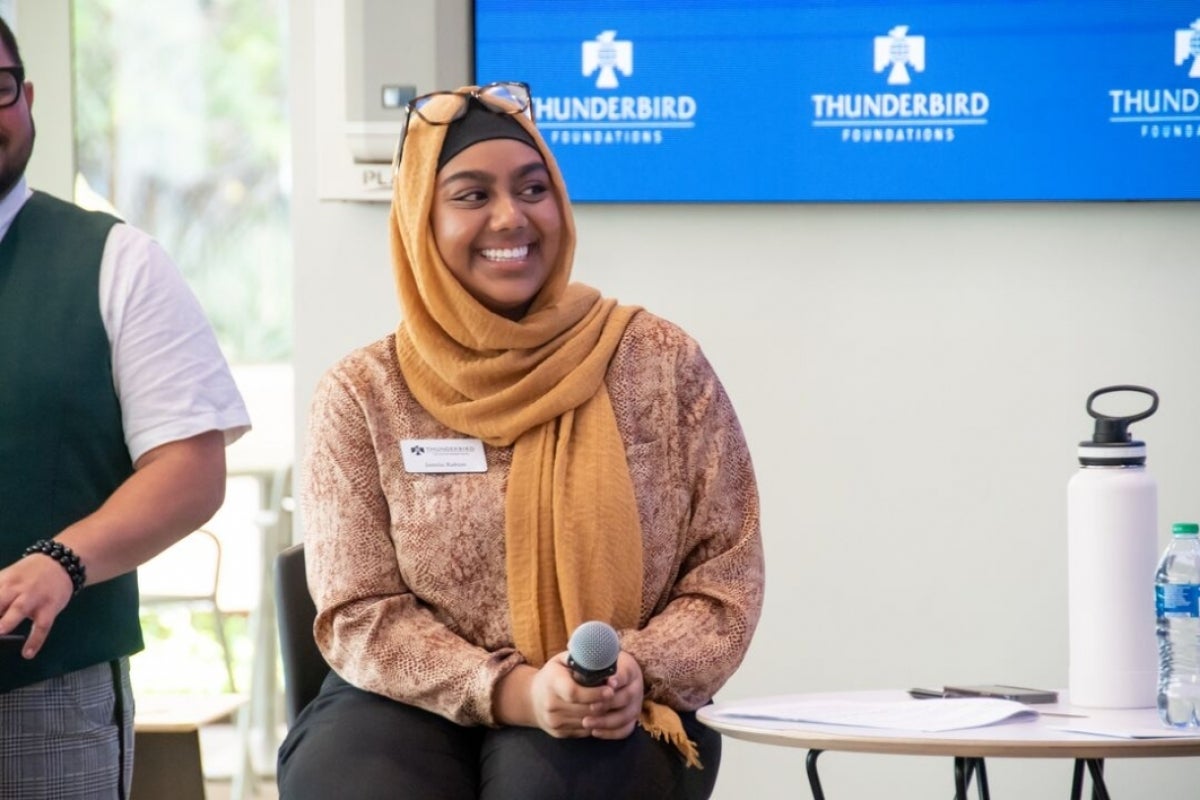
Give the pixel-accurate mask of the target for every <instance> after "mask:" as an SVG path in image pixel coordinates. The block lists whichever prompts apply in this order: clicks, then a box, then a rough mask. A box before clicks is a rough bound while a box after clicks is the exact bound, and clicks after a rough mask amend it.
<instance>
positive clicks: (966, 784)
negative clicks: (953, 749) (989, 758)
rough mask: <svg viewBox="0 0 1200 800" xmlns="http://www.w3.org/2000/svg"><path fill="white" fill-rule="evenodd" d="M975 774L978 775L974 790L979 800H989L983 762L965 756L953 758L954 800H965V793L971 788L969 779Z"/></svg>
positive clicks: (985, 768) (980, 759) (985, 769)
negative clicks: (977, 793)
mask: <svg viewBox="0 0 1200 800" xmlns="http://www.w3.org/2000/svg"><path fill="white" fill-rule="evenodd" d="M976 774H978V778H977V783H976V790H977V791H978V792H979V800H991V791H990V790H989V788H988V781H987V766H986V764H985V763H984V760H983V759H982V758H968V757H966V756H956V757H955V758H954V800H967V791H968V790H969V789H970V788H971V778H973V777H975V776H976Z"/></svg>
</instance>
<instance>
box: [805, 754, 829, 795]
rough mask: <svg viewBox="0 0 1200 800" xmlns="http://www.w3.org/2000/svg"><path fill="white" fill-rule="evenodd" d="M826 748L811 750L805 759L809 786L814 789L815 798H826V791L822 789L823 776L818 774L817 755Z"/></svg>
mask: <svg viewBox="0 0 1200 800" xmlns="http://www.w3.org/2000/svg"><path fill="white" fill-rule="evenodd" d="M823 752H825V751H824V750H809V751H808V757H807V758H805V759H804V766H805V768H806V769H807V770H808V787H809V788H810V789H812V796H813V800H825V792H823V791H822V790H821V776H820V775H818V774H817V757H818V756H820V755H821V753H823Z"/></svg>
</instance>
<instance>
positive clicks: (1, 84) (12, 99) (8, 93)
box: [0, 67, 25, 108]
mask: <svg viewBox="0 0 1200 800" xmlns="http://www.w3.org/2000/svg"><path fill="white" fill-rule="evenodd" d="M24 85H25V68H24V67H0V108H8V107H9V106H11V105H13V104H15V103H16V102H17V100H19V99H21V87H22V86H24Z"/></svg>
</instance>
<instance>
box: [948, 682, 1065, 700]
mask: <svg viewBox="0 0 1200 800" xmlns="http://www.w3.org/2000/svg"><path fill="white" fill-rule="evenodd" d="M945 696H946V697H997V698H1000V699H1001V700H1016V701H1017V702H1018V703H1056V702H1058V692H1055V691H1052V690H1050V689H1030V688H1029V687H1027V686H1005V685H1004V684H980V685H971V686H947V687H946V688H945Z"/></svg>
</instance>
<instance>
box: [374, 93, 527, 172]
mask: <svg viewBox="0 0 1200 800" xmlns="http://www.w3.org/2000/svg"><path fill="white" fill-rule="evenodd" d="M531 96H532V93H531V92H530V90H529V84H528V83H523V82H521V81H496V82H495V83H489V84H487V85H486V86H472V87H470V88H469V89H460V90H459V91H456V92H430V93H429V94H423V95H421V96H420V97H414V98H413V99H412V100H409V101H408V104H407V105H406V106H405V107H404V128H403V130H401V131H400V139H399V140H398V141H397V142H396V154H395V156H394V157H393V158H392V171H393V172H395V171H396V170H399V169H400V154H401V153H402V152H403V151H404V140H405V139H407V138H408V125H409V123H410V122H411V121H412V118H413V114H416V115H417V116H418V117H420V118H421V119H422V120H424V121H425V122H426V123H428V124H430V125H449V124H450V123H451V122H454V120H456V119H461V118H462V117H463V115H465V114H466V113H467V109H468V108H469V107H470V105H471V98H475V99H476V100H478V101H479V103H480V104H481V105H483V107H484V108H486V109H487V110H489V111H493V112H495V113H497V114H514V115H515V114H524V115H525V116H527V117H529V119H530V120H533V106H532V105H531V104H530V98H531Z"/></svg>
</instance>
